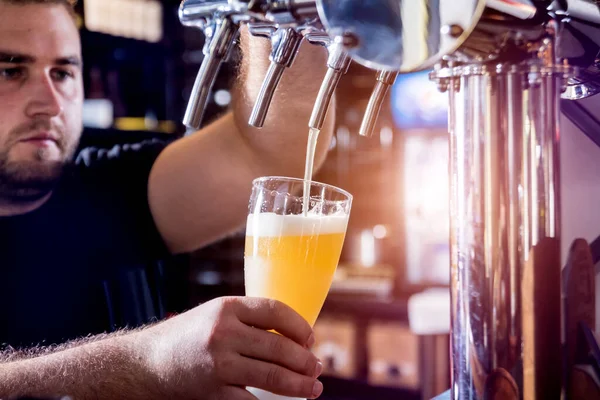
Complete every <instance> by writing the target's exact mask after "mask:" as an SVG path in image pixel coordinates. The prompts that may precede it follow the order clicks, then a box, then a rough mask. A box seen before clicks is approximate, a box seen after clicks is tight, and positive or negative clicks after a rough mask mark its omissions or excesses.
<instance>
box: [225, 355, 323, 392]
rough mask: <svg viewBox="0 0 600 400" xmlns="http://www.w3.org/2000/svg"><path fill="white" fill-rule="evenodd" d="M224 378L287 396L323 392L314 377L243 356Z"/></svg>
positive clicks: (235, 383) (231, 382) (232, 382)
mask: <svg viewBox="0 0 600 400" xmlns="http://www.w3.org/2000/svg"><path fill="white" fill-rule="evenodd" d="M224 378H225V380H226V381H227V382H228V383H230V384H233V385H238V386H249V387H255V388H259V389H263V390H266V391H268V392H272V393H275V394H279V395H282V396H289V397H300V398H307V399H315V398H317V397H319V396H320V395H321V393H322V392H323V384H322V383H321V382H319V381H318V380H316V379H315V378H310V377H308V376H305V375H301V374H299V373H297V372H293V371H290V370H289V369H287V368H284V367H281V366H279V365H276V364H271V363H268V362H265V361H260V360H253V359H251V358H247V357H243V356H239V358H237V359H236V360H235V368H229V369H228V370H227V371H225V377H224Z"/></svg>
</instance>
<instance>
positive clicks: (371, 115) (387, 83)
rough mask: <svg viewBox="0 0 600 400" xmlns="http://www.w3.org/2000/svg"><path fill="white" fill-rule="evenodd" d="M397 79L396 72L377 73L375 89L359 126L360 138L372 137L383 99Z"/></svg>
mask: <svg viewBox="0 0 600 400" xmlns="http://www.w3.org/2000/svg"><path fill="white" fill-rule="evenodd" d="M397 77H398V72H391V71H379V72H378V73H377V83H376V84H375V89H374V90H373V94H372V95H371V98H370V99H369V104H368V105H367V110H366V111H365V116H364V118H363V121H362V124H361V125H360V130H359V131H358V133H359V134H360V135H361V136H366V137H371V136H372V135H373V131H374V129H375V124H376V123H377V117H378V116H379V112H380V111H381V106H382V105H383V102H384V101H385V97H386V96H387V93H388V91H389V89H390V87H391V86H392V85H393V84H394V82H396V78H397Z"/></svg>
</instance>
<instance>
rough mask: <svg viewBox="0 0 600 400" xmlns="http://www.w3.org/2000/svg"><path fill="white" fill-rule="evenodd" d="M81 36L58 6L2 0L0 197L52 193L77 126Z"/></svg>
mask: <svg viewBox="0 0 600 400" xmlns="http://www.w3.org/2000/svg"><path fill="white" fill-rule="evenodd" d="M82 102H83V84H82V78H81V44H80V40H79V33H78V31H77V28H76V27H75V24H74V22H73V20H72V17H71V16H70V15H69V12H68V11H67V10H66V8H65V7H64V6H62V5H48V4H46V5H43V4H28V5H13V4H7V3H4V2H2V0H0V198H4V199H5V200H6V199H10V200H11V201H20V200H22V201H27V200H34V199H36V198H41V197H43V196H45V195H47V194H48V193H49V191H50V190H51V189H52V187H53V185H54V184H55V183H56V181H57V179H58V178H59V177H60V173H61V171H62V168H63V166H64V165H65V164H66V163H67V162H68V161H69V160H70V159H71V158H72V156H73V153H74V151H75V148H76V147H77V143H78V141H79V136H80V134H81V130H82V121H81V113H82Z"/></svg>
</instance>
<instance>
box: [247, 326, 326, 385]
mask: <svg viewBox="0 0 600 400" xmlns="http://www.w3.org/2000/svg"><path fill="white" fill-rule="evenodd" d="M241 325H243V324H241ZM241 336H242V337H243V338H244V339H243V341H242V342H241V343H240V348H239V349H238V352H239V353H240V354H241V355H243V356H246V357H250V358H254V359H258V360H262V361H269V362H272V363H275V364H278V365H281V366H283V367H286V368H288V369H290V370H292V371H294V372H298V373H299V374H302V375H306V376H309V377H313V378H316V377H318V376H319V375H320V374H321V372H322V370H323V365H322V364H321V363H320V362H319V360H318V359H317V357H315V355H314V354H313V353H311V352H310V351H309V350H307V349H306V348H305V347H303V346H301V345H299V344H298V343H296V342H294V341H293V340H291V339H289V338H287V337H285V336H282V335H278V334H276V333H272V332H267V331H264V330H262V329H257V328H253V327H249V326H247V325H243V326H242V328H241Z"/></svg>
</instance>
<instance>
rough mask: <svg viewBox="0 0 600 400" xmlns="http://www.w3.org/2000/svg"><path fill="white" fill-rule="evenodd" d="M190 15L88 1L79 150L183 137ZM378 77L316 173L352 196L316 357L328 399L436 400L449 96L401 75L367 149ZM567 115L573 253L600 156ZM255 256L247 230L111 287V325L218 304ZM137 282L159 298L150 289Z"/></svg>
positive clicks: (216, 98)
mask: <svg viewBox="0 0 600 400" xmlns="http://www.w3.org/2000/svg"><path fill="white" fill-rule="evenodd" d="M178 6H179V2H178V1H174V0H173V1H168V0H162V1H159V0H83V1H80V3H79V5H78V15H79V19H80V20H79V25H80V30H81V37H82V42H83V57H84V66H85V68H84V77H85V88H86V101H85V108H84V125H85V130H84V135H83V139H82V146H90V145H93V146H106V145H112V144H115V143H126V142H135V141H139V140H140V139H144V138H148V137H158V138H161V139H164V140H174V139H176V138H178V137H180V136H182V135H184V134H185V129H184V127H183V125H182V124H181V123H180V121H181V119H182V116H183V113H184V110H185V106H186V104H187V99H188V97H189V93H190V91H191V88H192V85H193V82H194V79H195V77H196V74H197V72H198V69H199V67H200V63H201V62H202V59H203V54H202V46H203V40H204V38H203V36H202V33H201V31H199V30H194V29H191V28H185V27H183V26H182V25H181V24H180V23H179V20H178V18H177V8H178ZM235 74H236V60H235V57H234V60H232V62H230V63H228V64H224V65H223V68H222V69H221V73H220V75H219V78H218V80H217V82H216V84H215V88H214V90H213V93H212V95H211V98H210V103H209V107H208V109H207V112H206V117H205V123H208V122H210V120H212V119H214V118H215V117H217V116H218V115H220V114H222V113H223V112H225V111H226V110H227V108H228V106H229V103H230V101H231V95H230V92H229V89H230V87H231V82H232V79H233V78H234V77H235ZM374 83H375V73H374V72H373V71H370V70H367V69H364V68H362V67H360V66H358V65H356V64H354V65H353V66H352V67H351V69H350V71H349V73H348V75H347V76H345V77H344V78H343V79H342V83H341V85H340V87H339V90H338V94H337V96H338V103H337V107H338V110H337V115H338V118H337V126H336V130H335V136H334V138H333V140H332V142H331V144H330V152H329V157H328V159H327V161H326V163H325V165H324V167H323V168H322V169H321V171H320V172H319V173H318V174H317V175H316V176H315V179H316V180H318V181H322V182H326V183H330V184H333V185H336V186H340V187H342V188H344V189H346V190H348V191H350V192H351V193H352V194H353V195H354V198H355V200H354V204H353V210H352V216H351V219H350V225H349V229H348V233H347V237H346V241H345V246H344V250H343V253H342V257H341V260H340V265H339V268H338V271H337V273H336V277H335V281H334V283H333V286H332V289H331V292H330V295H329V297H328V299H327V302H326V304H325V306H324V309H323V311H322V313H321V317H320V318H319V320H318V322H317V325H316V327H315V329H316V331H317V338H318V342H317V345H316V346H315V353H316V354H317V355H318V356H319V357H320V358H321V359H322V360H323V361H324V365H325V374H324V379H323V381H324V384H325V393H324V394H323V396H322V398H323V399H326V400H359V399H379V400H385V399H429V398H431V397H433V396H434V395H436V394H438V393H440V392H442V391H444V390H446V389H447V388H448V387H449V384H450V380H449V365H448V351H449V350H448V340H449V339H448V331H449V321H450V318H449V312H450V306H449V298H448V285H449V248H448V241H449V240H448V235H449V226H448V220H449V215H448V213H449V211H448V209H449V208H448V195H449V193H448V190H449V187H448V136H447V133H446V132H447V128H446V127H447V98H446V95H443V94H440V93H439V92H438V91H437V89H436V86H435V84H433V83H431V82H429V80H428V77H427V72H424V73H415V74H409V75H403V76H400V77H399V79H398V81H397V83H396V84H395V86H394V87H393V89H392V90H391V91H390V93H389V95H388V97H389V99H388V100H387V101H386V103H385V105H384V108H383V110H382V113H381V116H380V118H379V120H378V125H377V128H376V129H375V135H374V137H372V138H370V139H367V138H363V137H360V136H359V135H358V129H359V126H360V123H361V120H362V117H363V113H364V110H365V108H366V105H367V102H368V99H369V97H370V95H371V91H372V89H373V86H374ZM593 99H594V98H592V99H591V100H592V101H593ZM596 101H598V100H596ZM584 105H585V106H586V107H588V110H593V109H594V104H593V103H587V104H584ZM595 109H598V108H597V107H596V108H595ZM592 117H593V115H592ZM563 119H564V125H565V127H564V128H563V129H564V133H563V138H564V139H563V154H562V157H563V158H562V160H563V165H565V167H564V168H563V178H564V179H563V183H564V187H563V192H564V195H563V201H564V204H566V206H564V207H563V208H564V211H563V212H564V214H563V220H564V221H565V226H564V227H563V232H564V237H566V238H567V239H568V240H565V243H566V244H565V245H566V246H567V247H568V243H569V242H570V239H571V238H572V237H574V236H577V235H578V236H584V237H586V238H587V239H588V240H591V239H593V238H595V237H596V235H597V234H598V233H600V228H597V227H600V213H592V215H591V216H590V214H589V213H588V214H587V215H585V216H583V215H581V212H580V211H579V212H578V211H577V210H583V209H585V207H589V208H588V209H592V208H593V204H597V202H598V200H600V189H599V188H594V186H593V185H589V182H590V180H592V181H593V179H594V177H595V176H596V175H597V172H598V171H600V157H599V156H600V149H598V147H597V146H594V145H593V141H592V140H590V138H589V137H586V136H585V135H582V134H581V132H580V130H581V129H582V128H581V126H578V125H576V124H573V123H572V122H570V121H569V118H568V117H565V118H563ZM575 119H577V118H575ZM592 119H593V118H592ZM588 122H589V124H592V125H593V123H594V122H593V121H591V122H590V121H588ZM587 130H589V129H587ZM597 132H600V129H598V131H597ZM592 139H593V138H592ZM596 139H598V137H597V138H596ZM598 143H600V139H599V141H598ZM575 155H576V156H575ZM597 186H598V185H597ZM214 201H218V199H214ZM595 219H596V220H598V221H595ZM243 249H244V232H240V233H239V234H237V235H232V236H231V237H229V238H227V239H226V240H223V241H220V242H218V243H215V244H214V245H212V246H210V247H207V248H205V249H202V250H201V251H198V252H196V253H194V254H191V255H187V256H182V257H178V258H177V259H174V260H168V261H166V262H164V263H160V264H157V265H149V266H142V267H140V268H138V269H136V270H134V271H133V272H128V273H127V276H124V277H123V279H122V281H121V283H119V284H116V285H114V287H112V288H111V290H110V291H109V292H110V294H111V296H112V298H113V301H114V302H115V304H118V305H119V307H117V309H118V310H120V311H119V312H118V313H117V315H115V316H114V318H115V323H117V324H130V325H136V324H141V323H144V322H147V321H149V320H152V319H153V318H164V317H167V316H169V315H171V314H173V313H178V312H181V311H184V310H186V309H189V308H191V307H194V306H195V305H197V304H199V303H201V302H204V301H207V300H210V299H212V298H214V297H217V296H224V295H243V294H244V285H243ZM140 282H145V283H149V284H150V286H151V287H152V288H153V290H152V291H151V292H150V293H149V292H147V291H144V290H142V289H141V288H142V287H143V286H144V285H141V284H140Z"/></svg>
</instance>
